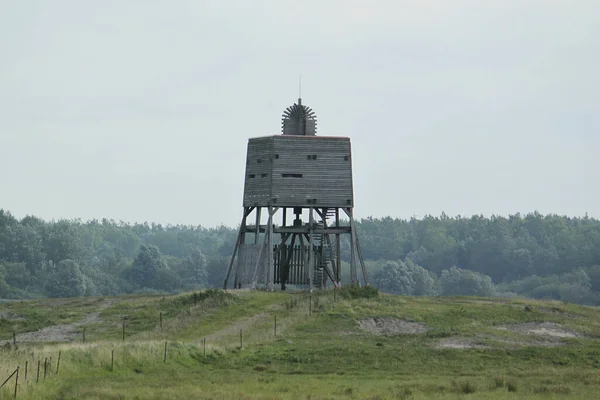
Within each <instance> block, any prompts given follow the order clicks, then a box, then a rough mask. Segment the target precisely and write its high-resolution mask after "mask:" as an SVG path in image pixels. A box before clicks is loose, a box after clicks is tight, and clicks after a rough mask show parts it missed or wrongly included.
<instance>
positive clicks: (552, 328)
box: [496, 322, 585, 339]
mask: <svg viewBox="0 0 600 400" xmlns="http://www.w3.org/2000/svg"><path fill="white" fill-rule="evenodd" d="M496 329H500V330H509V331H512V332H516V333H519V334H522V335H534V336H545V337H553V338H561V339H563V338H575V337H585V336H584V335H582V334H580V333H578V332H575V331H574V330H572V329H569V328H566V327H564V326H562V325H559V324H555V323H553V322H525V323H521V324H511V325H503V326H499V327H497V328H496Z"/></svg>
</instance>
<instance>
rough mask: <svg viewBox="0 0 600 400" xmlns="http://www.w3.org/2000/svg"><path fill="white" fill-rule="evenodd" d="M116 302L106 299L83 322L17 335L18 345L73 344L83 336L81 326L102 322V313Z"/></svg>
mask: <svg viewBox="0 0 600 400" xmlns="http://www.w3.org/2000/svg"><path fill="white" fill-rule="evenodd" d="M115 302H116V300H113V299H110V300H109V299H106V300H103V301H102V302H101V303H100V304H98V306H97V310H98V311H94V312H91V313H88V314H87V315H86V316H85V318H83V319H82V320H81V321H77V322H72V323H70V324H59V325H51V326H46V327H44V328H42V329H40V330H37V331H33V332H25V333H20V334H18V335H17V343H23V342H71V341H73V340H75V339H77V338H78V337H79V336H80V335H81V326H83V325H87V324H91V323H94V322H99V321H100V312H101V311H102V310H104V309H106V308H108V307H110V306H111V305H113V304H114V303H115ZM11 342H12V340H6V341H4V342H0V345H5V344H6V343H11Z"/></svg>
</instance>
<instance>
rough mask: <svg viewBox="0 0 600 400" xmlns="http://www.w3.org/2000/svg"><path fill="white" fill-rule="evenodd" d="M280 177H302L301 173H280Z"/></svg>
mask: <svg viewBox="0 0 600 400" xmlns="http://www.w3.org/2000/svg"><path fill="white" fill-rule="evenodd" d="M281 177H282V178H302V174H281Z"/></svg>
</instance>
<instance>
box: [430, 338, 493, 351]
mask: <svg viewBox="0 0 600 400" xmlns="http://www.w3.org/2000/svg"><path fill="white" fill-rule="evenodd" d="M432 346H433V347H434V348H436V349H487V348H488V346H486V345H484V344H481V343H478V342H477V341H476V340H473V339H469V338H461V337H456V338H446V339H441V340H439V341H437V342H436V343H433V345H432Z"/></svg>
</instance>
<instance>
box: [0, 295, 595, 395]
mask: <svg viewBox="0 0 600 400" xmlns="http://www.w3.org/2000/svg"><path fill="white" fill-rule="evenodd" d="M356 293H358V294H359V295H360V293H359V292H352V293H351V291H343V292H342V293H340V292H339V291H338V292H337V293H336V300H335V301H334V298H333V292H331V291H328V292H325V293H322V294H316V293H313V294H312V295H311V296H310V305H309V296H308V295H307V294H303V293H297V294H290V293H280V292H276V293H266V292H248V291H237V292H236V291H233V292H222V291H208V292H201V293H197V294H196V299H195V302H194V297H193V295H192V294H185V295H177V296H164V297H163V296H126V297H118V298H84V299H68V300H66V299H56V300H46V301H30V302H9V303H3V304H0V316H1V318H0V334H1V335H2V336H0V339H3V340H4V339H5V340H6V341H7V343H6V344H5V345H4V346H3V347H2V350H0V363H1V367H0V383H1V381H4V379H6V377H8V376H9V375H10V373H12V372H13V371H14V370H15V369H16V367H17V366H20V378H19V379H20V380H19V386H18V392H17V396H18V397H17V398H22V399H82V398H86V399H182V398H201V399H462V398H464V399H514V398H528V399H563V398H565V399H566V398H575V399H594V398H598V393H600V313H599V310H598V309H597V308H592V307H582V306H576V305H571V304H562V303H557V302H543V301H534V300H526V301H525V300H506V299H485V298H466V297H456V298H442V297H399V296H391V295H379V296H376V297H370V298H352V294H356ZM371 294H372V293H371ZM161 313H162V318H163V327H162V329H161V328H160V314H161ZM275 318H277V332H275V330H274V322H275ZM123 323H125V340H123V337H122V335H123ZM84 328H85V330H86V343H85V344H84V343H82V339H83V338H82V332H83V329H84ZM240 330H241V335H242V338H241V339H242V343H240ZM13 331H14V332H16V334H17V346H16V347H15V346H13V345H12V332H13ZM31 331H36V332H41V333H39V334H38V336H35V334H33V333H31ZM27 332H29V333H27ZM53 335H54V336H53ZM40 339H44V340H46V339H48V340H52V339H54V340H55V341H54V342H48V341H39V340H40ZM204 339H206V349H205V347H204ZM56 340H60V341H56ZM165 343H166V349H167V351H166V361H165ZM240 344H241V348H240ZM59 352H60V365H59V366H58V365H57V361H58V354H59ZM111 356H112V357H114V358H113V361H112V370H111ZM51 357H52V360H51V361H50V358H51ZM38 360H39V362H40V365H41V367H40V369H41V370H42V371H43V364H44V360H46V364H47V368H46V369H47V371H46V377H45V379H44V377H43V372H41V377H40V378H39V382H36V380H37V365H38ZM26 361H27V363H28V378H27V380H25V379H24V365H25V362H26ZM57 368H58V373H57ZM13 396H14V377H13V378H12V379H11V380H10V381H9V382H8V383H7V384H6V385H5V387H4V388H2V389H0V398H12V397H13Z"/></svg>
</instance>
